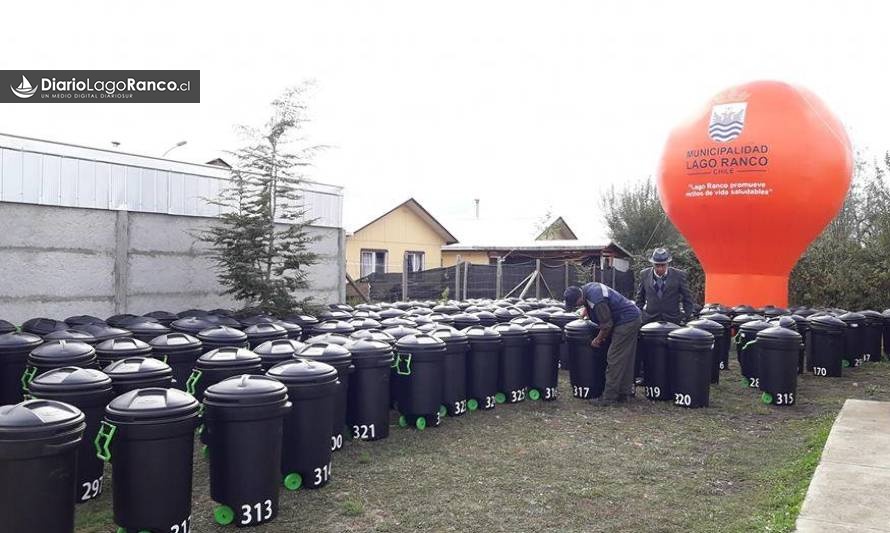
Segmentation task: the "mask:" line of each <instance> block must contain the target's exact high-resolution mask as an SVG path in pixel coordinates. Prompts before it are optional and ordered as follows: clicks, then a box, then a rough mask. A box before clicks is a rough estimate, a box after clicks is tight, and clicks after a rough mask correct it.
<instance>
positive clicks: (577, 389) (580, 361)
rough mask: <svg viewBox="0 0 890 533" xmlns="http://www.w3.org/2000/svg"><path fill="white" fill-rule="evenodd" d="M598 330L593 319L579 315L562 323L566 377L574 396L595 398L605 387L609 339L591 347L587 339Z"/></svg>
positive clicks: (593, 336) (589, 340) (594, 336)
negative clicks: (563, 325) (564, 325)
mask: <svg viewBox="0 0 890 533" xmlns="http://www.w3.org/2000/svg"><path fill="white" fill-rule="evenodd" d="M598 334H599V326H598V325H597V324H596V322H593V321H591V320H587V319H585V318H579V319H577V320H573V321H572V322H569V323H568V324H566V327H565V338H566V343H568V345H569V352H568V353H569V365H570V366H569V379H570V380H571V383H572V396H574V397H575V398H582V399H585V400H586V399H590V398H599V397H600V396H602V394H603V389H605V387H606V354H607V353H608V351H609V344H610V343H609V342H608V341H607V342H605V343H603V345H602V346H600V347H599V348H594V347H592V346H591V345H590V342H591V341H592V340H593V339H594V338H596V336H597V335H598Z"/></svg>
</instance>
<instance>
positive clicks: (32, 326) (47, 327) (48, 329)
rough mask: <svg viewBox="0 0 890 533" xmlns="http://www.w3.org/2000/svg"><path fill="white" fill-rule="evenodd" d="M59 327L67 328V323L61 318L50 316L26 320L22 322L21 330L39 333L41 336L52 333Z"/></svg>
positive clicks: (34, 333)
mask: <svg viewBox="0 0 890 533" xmlns="http://www.w3.org/2000/svg"><path fill="white" fill-rule="evenodd" d="M60 329H68V324H66V323H64V322H62V321H61V320H53V319H52V318H32V319H30V320H26V321H25V323H24V324H22V331H23V332H24V333H31V334H32V335H40V336H41V337H42V336H44V335H46V334H47V333H52V332H53V331H56V330H60Z"/></svg>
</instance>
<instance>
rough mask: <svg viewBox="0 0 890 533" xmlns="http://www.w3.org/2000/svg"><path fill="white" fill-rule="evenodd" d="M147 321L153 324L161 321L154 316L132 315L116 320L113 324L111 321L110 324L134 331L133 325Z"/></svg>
mask: <svg viewBox="0 0 890 533" xmlns="http://www.w3.org/2000/svg"><path fill="white" fill-rule="evenodd" d="M146 322H148V323H153V324H160V323H161V321H160V320H158V319H157V318H154V317H150V316H136V315H130V316H128V317H126V318H122V319H120V320H117V321H115V323H114V324H112V323H111V322H109V323H108V324H109V325H111V326H114V327H116V328H121V329H128V330H130V331H133V328H132V327H131V326H134V325H141V324H145V323H146Z"/></svg>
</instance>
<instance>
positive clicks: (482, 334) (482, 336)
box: [461, 326, 503, 344]
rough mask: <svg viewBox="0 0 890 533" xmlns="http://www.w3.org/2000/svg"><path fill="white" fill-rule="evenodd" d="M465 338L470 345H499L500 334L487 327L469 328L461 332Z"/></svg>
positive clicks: (500, 340)
mask: <svg viewBox="0 0 890 533" xmlns="http://www.w3.org/2000/svg"><path fill="white" fill-rule="evenodd" d="M461 331H462V332H463V334H464V335H466V336H467V340H468V341H470V344H477V343H478V344H500V343H501V342H503V341H502V339H501V334H500V333H498V331H497V330H496V329H494V328H490V327H487V326H469V327H467V328H464V329H463V330H461Z"/></svg>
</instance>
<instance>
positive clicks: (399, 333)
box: [383, 322, 422, 408]
mask: <svg viewBox="0 0 890 533" xmlns="http://www.w3.org/2000/svg"><path fill="white" fill-rule="evenodd" d="M412 324H413V322H412ZM383 332H384V333H386V334H387V335H389V336H390V337H392V338H393V343H392V345H393V348H395V345H396V342H397V341H398V340H399V339H401V338H402V337H407V336H408V335H417V334H418V333H422V332H421V331H420V330H419V329H417V328H415V327H414V326H404V325H400V326H393V327H390V328H386V329H384V330H383ZM398 386H399V378H398V375H397V374H396V364H395V358H393V365H392V368H391V369H390V375H389V406H390V407H393V408H395V407H396V405H397V404H398V403H399V388H398Z"/></svg>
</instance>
